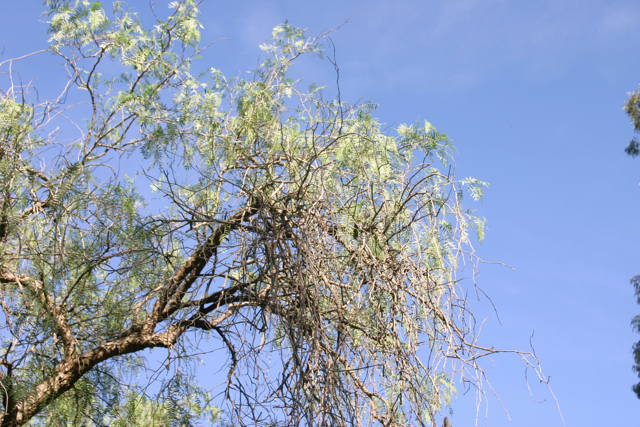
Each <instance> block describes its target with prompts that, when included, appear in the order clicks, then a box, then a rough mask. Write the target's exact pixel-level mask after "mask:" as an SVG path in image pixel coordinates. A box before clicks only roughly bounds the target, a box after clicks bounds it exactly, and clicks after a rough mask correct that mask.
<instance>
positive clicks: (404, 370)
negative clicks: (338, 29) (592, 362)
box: [0, 0, 494, 427]
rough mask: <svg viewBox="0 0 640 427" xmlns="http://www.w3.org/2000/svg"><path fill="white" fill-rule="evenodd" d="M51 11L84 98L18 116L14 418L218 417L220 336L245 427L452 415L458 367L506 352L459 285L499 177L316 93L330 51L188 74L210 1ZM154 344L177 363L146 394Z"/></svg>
mask: <svg viewBox="0 0 640 427" xmlns="http://www.w3.org/2000/svg"><path fill="white" fill-rule="evenodd" d="M46 4H47V5H48V7H49V10H48V13H49V20H50V30H49V32H50V43H51V45H50V51H51V52H53V53H55V54H56V55H58V56H59V57H60V58H62V60H63V61H64V63H65V66H66V67H67V69H68V70H69V79H68V82H63V84H62V86H63V89H62V92H63V93H71V89H69V88H68V87H67V86H69V87H71V88H74V89H81V90H80V91H75V92H73V96H81V97H82V100H83V103H79V104H78V106H77V107H74V108H69V110H68V111H67V110H65V108H66V107H64V106H61V105H59V104H57V103H41V104H38V103H37V102H36V100H35V98H34V97H33V96H32V94H31V93H30V92H29V88H28V87H22V86H10V87H7V88H6V90H3V92H2V93H3V94H4V95H3V97H2V99H0V138H1V141H0V192H1V193H2V194H3V202H2V203H3V204H2V206H1V207H0V209H1V210H0V242H1V243H0V244H1V246H0V266H1V268H2V273H1V275H0V291H1V295H0V297H1V299H2V309H3V312H4V320H3V322H4V323H2V325H1V328H2V334H1V335H0V340H1V341H2V342H1V345H2V347H3V348H4V349H5V350H6V351H4V352H3V353H2V354H4V356H1V357H2V359H0V365H2V366H3V367H4V373H3V374H2V378H1V381H2V385H3V387H4V390H6V391H5V399H4V403H3V404H4V415H3V417H4V418H2V421H1V422H0V425H2V426H3V427H4V426H5V425H12V426H13V425H25V423H27V422H30V423H31V424H30V425H34V426H40V425H77V426H80V425H83V426H84V425H86V426H94V425H95V426H99V425H112V426H124V425H127V426H129V425H141V426H142V425H149V426H155V425H158V426H161V425H162V426H164V425H180V426H189V425H200V424H201V423H205V422H207V423H214V422H217V420H218V418H219V414H220V412H219V409H218V408H217V407H216V406H215V405H213V404H212V403H211V399H210V397H209V394H208V392H207V391H206V390H205V388H204V386H200V385H199V384H198V381H197V378H198V375H197V372H196V371H195V369H194V366H195V365H194V363H195V361H196V360H198V359H197V356H196V354H198V352H200V351H203V348H202V345H201V341H200V339H201V338H202V337H203V336H207V337H215V338H219V341H218V344H219V346H220V347H222V348H224V349H225V350H226V351H227V352H228V354H229V356H230V366H229V372H228V376H227V384H226V387H227V388H226V391H225V398H226V399H227V401H230V402H232V405H231V407H232V408H233V415H232V416H231V417H232V419H233V420H235V421H234V422H237V424H251V425H254V424H255V423H263V424H266V423H272V424H274V425H275V424H277V423H285V424H291V425H294V424H295V425H297V424H306V425H354V423H356V422H361V421H362V420H368V421H367V422H371V423H374V422H380V423H384V424H385V425H405V424H407V423H409V424H420V423H422V424H424V423H427V422H431V420H433V419H434V416H435V413H436V412H437V411H439V410H440V409H441V408H442V407H443V406H444V407H446V406H448V405H449V404H450V402H451V397H452V395H453V394H455V392H456V391H455V387H454V386H453V372H465V369H471V370H475V369H477V364H476V360H477V359H478V358H479V357H482V356H483V355H485V354H491V353H493V352H494V351H493V350H492V349H484V348H481V347H478V346H477V345H476V344H475V341H474V339H472V338H470V337H471V336H472V335H473V327H474V325H473V321H472V316H469V308H468V306H467V303H466V300H465V296H464V295H465V293H464V292H463V290H462V289H461V288H460V286H459V282H458V279H457V276H456V275H457V271H458V270H462V269H465V268H468V269H469V270H470V271H465V274H466V273H469V272H470V273H471V274H474V273H475V264H474V263H475V261H476V258H475V256H474V251H473V247H472V244H471V239H470V237H469V232H470V231H471V230H472V229H473V228H475V230H476V233H477V237H478V240H480V241H482V239H483V238H484V219H482V218H479V217H476V216H475V215H473V212H472V211H470V210H468V209H464V208H463V207H462V205H461V201H462V195H463V192H464V191H465V189H466V191H468V193H469V194H470V196H471V199H472V200H473V201H479V200H481V198H482V190H483V187H485V186H486V185H487V184H486V183H484V182H481V181H479V180H476V179H472V178H467V179H465V180H462V181H456V180H455V177H454V175H453V172H452V169H451V167H450V164H452V163H453V162H451V152H452V146H451V143H450V140H449V138H448V137H447V135H445V134H442V133H439V132H438V131H437V130H436V129H435V128H434V127H433V126H432V125H431V124H430V123H429V122H424V123H416V124H414V125H401V126H399V127H398V128H397V130H396V132H395V133H394V134H392V135H390V134H389V133H388V132H387V131H386V130H385V126H384V125H383V124H382V123H380V122H379V121H378V120H377V119H376V118H375V117H374V115H373V114H374V112H375V107H376V106H375V104H373V103H363V104H361V105H349V104H347V103H344V102H342V101H340V100H333V101H326V97H327V92H326V88H322V87H317V86H315V85H310V86H309V90H308V91H306V92H305V91H302V90H301V89H300V85H299V84H298V82H295V81H294V80H293V79H291V78H290V77H289V76H288V74H287V73H288V70H289V68H290V67H291V66H292V65H293V64H294V63H295V61H296V60H297V59H298V58H300V57H301V56H302V55H314V56H319V57H322V43H321V41H322V39H321V37H320V38H308V37H307V36H306V35H305V33H304V31H303V30H300V29H298V28H295V27H292V26H291V25H289V24H288V23H286V22H285V23H283V24H281V25H279V26H277V27H276V28H275V29H274V31H273V34H272V38H271V39H270V40H269V41H268V42H267V43H265V44H264V45H262V46H261V49H262V50H263V51H264V52H265V54H266V55H267V57H266V59H265V60H264V62H263V63H262V64H260V66H259V67H258V68H257V69H256V70H254V72H253V76H252V78H250V79H240V78H236V79H227V78H225V77H224V76H223V75H222V73H221V72H220V71H219V70H216V69H214V68H211V69H209V70H207V71H206V72H204V73H202V74H200V75H198V76H194V75H192V74H191V73H190V69H191V65H192V62H193V60H194V59H196V58H197V57H199V55H200V53H201V50H200V48H199V45H198V43H199V41H200V33H199V29H200V28H201V25H200V23H199V21H198V17H197V16H198V9H197V7H196V6H197V3H196V2H194V1H192V0H184V1H177V2H172V3H170V4H169V9H170V13H171V15H170V16H169V17H168V18H167V19H166V20H160V19H159V18H158V20H157V22H156V24H155V25H154V26H153V27H152V28H150V29H147V28H145V27H144V26H143V24H142V22H141V20H140V19H139V18H138V16H136V14H134V13H131V12H129V11H128V9H127V8H126V6H125V5H124V3H122V2H115V3H114V4H113V8H112V11H111V12H108V11H107V10H106V9H105V8H104V3H100V2H90V1H87V0H76V1H53V0H51V1H47V2H46ZM78 93H79V94H80V95H78ZM61 99H62V98H61ZM66 117H70V118H75V119H76V123H75V125H76V126H75V128H76V129H78V130H79V131H78V132H77V134H73V132H74V131H73V128H74V127H70V126H68V123H67V122H66V121H65V120H66ZM77 118H80V119H77ZM57 126H59V127H60V128H61V129H64V131H65V135H64V137H63V136H62V135H61V134H60V133H59V132H57V131H55V129H56V127H57ZM149 189H151V191H150V190H149ZM159 199H160V200H159ZM258 343H259V344H258ZM265 344H269V345H265ZM158 347H160V348H165V349H167V350H166V351H167V352H168V354H169V356H167V362H166V363H167V364H168V365H167V367H168V366H169V365H170V366H171V367H172V369H173V370H172V371H171V372H170V373H171V375H170V376H168V377H167V376H159V375H156V374H153V375H150V376H152V377H154V378H160V380H159V383H160V384H159V386H160V391H159V392H158V393H157V394H156V395H155V396H151V397H150V396H147V395H146V393H145V390H146V388H145V386H146V384H142V379H141V378H142V377H143V376H142V375H141V373H143V372H144V373H147V374H148V372H147V370H149V371H154V369H155V370H157V369H162V367H161V366H155V367H154V368H152V367H150V365H152V364H153V361H152V360H150V359H151V358H149V357H146V356H145V354H146V353H143V351H144V350H150V349H153V348H158ZM267 348H269V349H270V350H269V351H268V354H267V350H266V349H267ZM461 349H463V350H464V351H462V352H461ZM425 355H426V357H425ZM276 358H277V359H278V361H277V362H272V359H276ZM448 361H452V363H459V364H460V365H455V367H454V368H450V367H449V365H447V362H448ZM154 372H156V371H154ZM167 375H169V374H167ZM163 378H164V379H163ZM156 385H157V382H156ZM274 402H280V403H274ZM265 414H266V415H265ZM30 420H31V421H30ZM362 422H363V423H365V421H362Z"/></svg>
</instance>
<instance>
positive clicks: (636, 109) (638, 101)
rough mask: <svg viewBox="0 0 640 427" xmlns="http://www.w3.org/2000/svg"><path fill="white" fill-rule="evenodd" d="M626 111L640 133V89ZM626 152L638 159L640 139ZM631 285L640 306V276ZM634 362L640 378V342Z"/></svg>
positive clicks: (638, 388) (639, 387) (639, 390)
mask: <svg viewBox="0 0 640 427" xmlns="http://www.w3.org/2000/svg"><path fill="white" fill-rule="evenodd" d="M624 111H625V112H626V113H627V115H628V116H629V118H630V119H631V124H632V125H633V130H634V132H635V133H640V89H639V90H636V91H635V92H631V93H629V99H627V101H626V102H625V103H624ZM624 151H625V153H627V154H628V155H630V156H631V157H636V156H637V155H638V154H640V141H639V140H638V138H633V139H632V140H631V141H630V142H629V145H627V148H625V149H624ZM631 284H632V285H633V287H634V288H635V293H636V298H637V300H638V304H640V275H637V276H634V277H632V278H631ZM631 325H632V326H633V329H634V330H635V331H636V332H640V315H638V316H635V317H634V318H633V320H632V321H631ZM633 360H634V366H633V371H634V372H636V373H637V374H638V376H639V377H640V341H638V342H637V343H635V344H634V345H633ZM632 389H633V391H634V393H635V394H636V395H637V396H638V399H640V382H639V383H638V384H636V385H634V386H633V387H632Z"/></svg>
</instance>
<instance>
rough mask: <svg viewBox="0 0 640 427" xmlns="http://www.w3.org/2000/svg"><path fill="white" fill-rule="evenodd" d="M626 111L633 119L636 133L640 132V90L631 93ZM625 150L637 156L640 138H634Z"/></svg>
mask: <svg viewBox="0 0 640 427" xmlns="http://www.w3.org/2000/svg"><path fill="white" fill-rule="evenodd" d="M624 111H625V113H627V115H628V116H629V118H630V119H631V124H632V125H633V130H634V132H635V133H640V90H636V91H635V92H631V93H629V99H627V101H626V102H625V103H624ZM624 152H625V153H627V154H628V155H630V156H632V157H636V156H637V155H638V154H640V141H638V138H633V139H632V140H631V141H630V142H629V145H627V148H625V149H624Z"/></svg>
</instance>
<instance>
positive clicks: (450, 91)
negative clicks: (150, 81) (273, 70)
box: [0, 0, 640, 427]
mask: <svg viewBox="0 0 640 427" xmlns="http://www.w3.org/2000/svg"><path fill="white" fill-rule="evenodd" d="M105 3H107V2H105ZM129 4H130V5H131V6H134V7H135V8H136V9H138V10H140V11H141V12H143V11H146V10H148V2H147V1H130V2H129ZM27 5H28V6H29V7H31V8H29V7H27ZM156 7H157V8H158V10H159V11H160V13H162V10H163V9H164V7H165V2H164V1H158V4H157V6H156ZM40 10H41V2H40V1H37V0H33V1H32V0H29V1H21V2H16V1H9V0H0V45H2V46H4V54H3V57H2V59H3V60H4V59H7V58H10V57H14V56H19V55H21V54H24V53H27V52H30V51H33V50H37V49H40V48H42V47H45V46H46V39H47V36H46V34H45V29H46V26H45V25H44V24H42V23H41V22H39V21H43V20H44V18H43V17H40V16H39V15H40ZM201 10H202V21H203V24H204V26H205V28H204V30H203V41H208V40H215V39H218V38H221V37H225V38H230V39H231V40H226V41H221V42H219V43H216V44H214V45H213V46H212V47H210V48H209V50H208V51H207V53H206V54H205V55H204V57H203V59H202V62H203V64H204V65H205V66H207V67H215V68H219V69H221V70H222V71H223V72H224V73H225V74H227V75H229V76H232V75H238V74H239V73H240V72H241V71H242V72H244V71H247V70H251V69H252V68H254V66H255V64H256V61H257V58H258V56H259V55H260V53H261V52H260V50H259V49H258V45H259V44H260V43H262V42H263V41H264V40H265V39H267V38H268V37H269V35H270V32H271V29H272V28H273V27H274V26H276V25H277V24H278V23H280V22H282V21H284V20H285V19H288V20H289V22H290V23H291V24H293V25H295V26H299V27H302V28H307V29H308V33H309V34H319V33H321V32H322V31H324V30H329V29H331V28H334V27H336V26H338V25H340V24H342V23H343V22H344V21H346V20H347V19H350V20H351V21H352V22H350V23H348V24H347V25H345V26H343V27H342V28H341V29H340V30H339V31H338V32H335V33H333V34H332V36H331V37H332V40H333V42H334V44H335V46H336V59H337V61H338V65H339V67H340V88H341V95H342V98H343V99H344V100H346V101H348V102H352V103H355V102H357V101H358V100H369V101H374V102H376V103H379V104H380V108H379V110H378V117H379V118H380V120H381V121H382V122H384V123H387V124H389V125H394V124H395V125H397V124H400V123H414V122H415V121H417V120H419V119H420V120H425V119H426V120H429V121H430V122H431V123H433V124H434V125H435V126H436V127H437V128H438V130H439V131H441V132H445V133H447V134H448V135H449V136H450V137H451V138H452V139H453V140H454V145H455V146H456V147H457V150H458V155H457V157H456V163H457V167H456V174H457V177H458V178H464V177H467V176H473V177H475V178H478V179H481V180H483V181H488V182H489V183H490V187H489V189H488V190H487V191H486V192H485V198H484V202H483V203H482V204H476V206H472V207H474V208H476V209H477V210H478V213H479V214H480V215H482V216H484V217H486V218H487V221H488V230H487V235H486V239H485V242H484V243H483V244H482V245H479V246H477V248H476V249H477V251H478V254H479V255H480V256H481V257H482V258H483V259H485V260H488V261H499V262H503V263H506V264H508V265H510V266H512V267H514V268H515V271H512V270H510V269H508V268H506V267H501V266H498V265H492V264H486V265H482V266H481V267H480V276H479V278H478V284H479V285H480V286H481V287H482V289H483V290H484V291H485V292H487V294H489V295H490V297H491V298H492V300H493V302H494V304H495V306H496V308H497V311H498V314H499V316H500V321H501V325H500V323H499V322H498V320H497V318H496V316H495V314H494V312H493V310H492V308H491V306H490V304H489V303H488V302H487V301H486V299H485V300H481V301H476V304H474V306H475V307H476V317H477V318H478V319H485V318H486V319H487V320H486V322H485V323H484V325H483V328H482V334H481V342H482V343H484V344H488V345H490V346H495V347H497V348H503V349H521V350H527V349H528V348H529V338H530V336H531V335H532V333H533V332H534V331H535V335H534V337H533V340H532V342H533V344H534V347H535V351H536V354H537V356H538V357H539V359H540V361H541V364H542V367H543V369H544V372H545V373H546V374H547V375H550V376H551V377H552V379H551V385H552V387H553V391H554V393H555V395H556V396H557V398H558V400H559V402H560V408H561V410H562V414H563V416H564V420H565V422H566V425H567V426H575V427H590V426H594V427H595V426H609V425H619V426H638V425H640V400H638V399H637V398H636V397H635V395H634V394H633V393H632V391H631V385H632V384H634V383H635V382H637V381H638V379H637V378H634V374H633V373H632V372H631V364H632V359H631V353H630V349H631V345H632V344H633V342H634V341H637V340H638V339H640V335H636V334H634V333H633V332H632V331H631V329H630V325H629V323H630V320H631V318H632V317H633V316H634V315H635V314H638V313H640V307H639V306H637V305H636V304H635V301H634V297H633V290H632V288H631V286H630V285H629V279H630V278H631V277H632V276H633V275H635V274H640V262H639V261H640V260H639V256H638V255H639V251H638V249H639V246H640V245H639V243H640V224H639V222H638V221H637V215H638V210H639V207H640V203H639V202H640V187H639V186H638V184H639V183H640V159H635V160H634V159H631V158H628V157H627V156H626V155H625V154H624V152H623V149H624V147H625V145H626V143H627V142H628V141H629V140H630V139H631V138H632V137H633V134H632V127H631V125H630V124H629V121H628V119H627V117H626V116H625V114H624V113H623V111H622V105H623V102H624V100H625V99H626V98H627V92H629V91H632V90H635V89H636V88H637V86H638V84H639V83H640V3H639V2H634V1H585V0H582V1H558V0H555V1H542V0H539V1H471V0H469V1H446V2H445V1H441V2H435V1H424V0H423V1H395V2H391V1H371V0H369V1H342V2H338V1H322V2H320V1H297V2H293V1H260V2H259V1H242V2H239V1H237V2H231V1H217V0H216V1H214V0H205V2H204V3H203V5H202V6H201ZM42 61H43V62H33V63H31V64H35V65H32V66H31V68H30V69H27V70H25V75H27V74H28V75H29V76H32V77H33V76H37V75H42V83H43V84H45V83H46V78H47V76H51V75H53V73H51V71H50V69H47V70H46V71H45V69H44V67H45V65H44V64H45V62H46V61H45V60H42ZM25 64H26V63H25ZM332 70H333V68H332V66H331V64H330V63H329V62H328V61H326V60H325V61H320V60H316V59H313V60H305V61H302V62H301V64H299V66H298V68H297V69H296V70H295V71H294V72H295V73H297V74H299V75H300V76H305V81H307V82H309V83H311V82H312V81H316V82H321V81H323V80H326V82H327V84H333V82H334V81H335V75H334V74H333V71H332ZM43 72H44V73H43ZM36 83H37V82H36ZM470 286H471V284H470ZM493 361H494V362H495V363H486V364H485V367H486V368H487V369H489V370H490V371H491V372H490V375H489V380H490V381H491V383H492V386H493V389H494V391H495V392H496V393H497V395H499V396H500V399H501V401H502V404H503V405H504V406H505V408H506V409H507V410H508V411H509V415H510V417H511V422H510V421H509V418H508V417H507V415H506V414H505V412H504V410H502V409H501V407H500V403H499V402H498V401H497V399H496V398H495V397H493V396H488V401H483V402H482V403H481V405H480V414H479V419H478V425H489V426H518V427H519V426H523V427H525V426H531V427H534V426H561V425H562V420H561V417H560V416H559V414H558V409H557V407H556V404H555V402H554V400H553V397H552V396H551V395H550V394H549V392H548V391H546V389H545V388H544V387H541V386H539V385H537V384H535V382H534V381H532V382H531V390H532V392H533V397H534V398H535V400H534V399H533V398H532V397H531V396H530V394H529V391H528V389H527V384H526V382H525V371H524V368H525V367H524V364H523V363H522V362H520V361H519V360H518V359H517V358H516V357H513V356H509V355H503V356H497V357H495V358H494V360H493ZM529 378H530V379H531V375H530V376H529ZM459 390H460V391H461V392H462V391H464V390H463V389H462V388H461V387H460V388H459ZM542 400H546V401H545V402H543V403H538V402H537V401H542ZM486 402H488V408H487V407H486V406H485V404H486ZM452 408H453V415H452V416H450V418H451V421H452V424H453V425H454V426H456V427H458V426H466V425H475V422H476V421H475V420H476V398H475V395H474V393H473V391H469V393H467V394H466V395H463V394H462V393H460V395H459V396H458V397H457V399H456V400H455V401H454V403H453V406H452Z"/></svg>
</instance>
